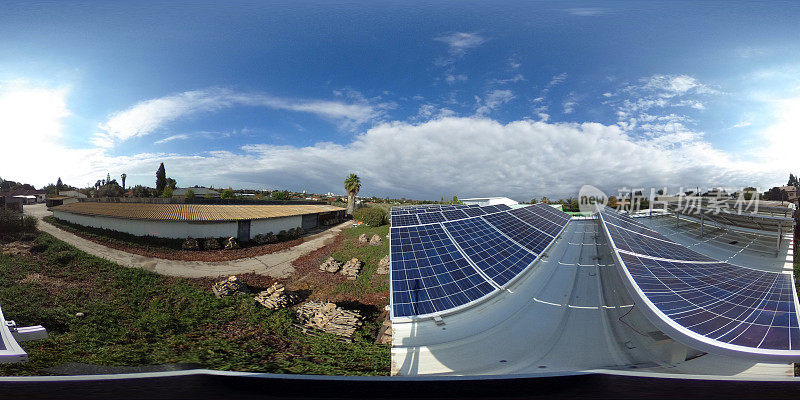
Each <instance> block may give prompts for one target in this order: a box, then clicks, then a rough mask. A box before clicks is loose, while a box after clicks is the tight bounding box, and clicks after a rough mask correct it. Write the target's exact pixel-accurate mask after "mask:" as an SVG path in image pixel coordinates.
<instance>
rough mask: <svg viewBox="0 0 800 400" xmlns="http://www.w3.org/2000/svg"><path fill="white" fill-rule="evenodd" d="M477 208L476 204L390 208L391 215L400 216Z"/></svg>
mask: <svg viewBox="0 0 800 400" xmlns="http://www.w3.org/2000/svg"><path fill="white" fill-rule="evenodd" d="M476 207H478V205H477V204H470V205H461V204H452V205H451V204H444V205H443V204H432V205H426V206H404V207H392V210H391V215H402V214H419V213H424V212H434V211H443V210H465V209H470V208H476Z"/></svg>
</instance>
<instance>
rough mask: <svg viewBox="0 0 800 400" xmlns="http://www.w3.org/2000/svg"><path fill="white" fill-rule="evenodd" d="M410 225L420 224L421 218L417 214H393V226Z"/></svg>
mask: <svg viewBox="0 0 800 400" xmlns="http://www.w3.org/2000/svg"><path fill="white" fill-rule="evenodd" d="M408 225H419V220H418V219H417V216H416V215H414V214H411V215H407V214H406V215H392V226H408Z"/></svg>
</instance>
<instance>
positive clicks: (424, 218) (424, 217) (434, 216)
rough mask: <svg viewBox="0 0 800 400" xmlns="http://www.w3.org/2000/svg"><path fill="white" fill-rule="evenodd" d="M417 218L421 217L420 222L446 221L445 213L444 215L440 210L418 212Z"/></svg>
mask: <svg viewBox="0 0 800 400" xmlns="http://www.w3.org/2000/svg"><path fill="white" fill-rule="evenodd" d="M417 218H419V223H420V224H432V223H434V222H442V221H445V218H444V215H442V213H441V212H438V211H437V212H428V213H421V214H417Z"/></svg>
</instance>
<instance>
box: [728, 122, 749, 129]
mask: <svg viewBox="0 0 800 400" xmlns="http://www.w3.org/2000/svg"><path fill="white" fill-rule="evenodd" d="M750 125H752V122H750V121H739V122H738V123H736V124H735V125H733V126H732V127H731V128H744V127H748V126H750Z"/></svg>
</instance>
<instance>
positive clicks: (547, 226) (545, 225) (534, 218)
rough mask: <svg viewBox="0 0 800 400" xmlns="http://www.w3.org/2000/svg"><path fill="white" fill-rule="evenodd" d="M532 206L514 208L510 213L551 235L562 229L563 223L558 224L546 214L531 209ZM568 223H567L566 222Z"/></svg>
mask: <svg viewBox="0 0 800 400" xmlns="http://www.w3.org/2000/svg"><path fill="white" fill-rule="evenodd" d="M531 208H532V207H525V208H517V209H514V210H511V211H509V213H510V214H511V215H513V216H515V217H517V218H519V219H521V220H522V221H524V222H525V223H527V224H528V225H531V226H535V227H537V228H539V229H540V230H542V231H544V232H545V233H547V234H548V235H550V236H555V235H557V234H558V232H560V231H561V228H563V225H559V224H556V223H555V222H551V221H550V220H548V219H547V218H545V216H543V215H542V214H541V212H539V213H536V212H534V211H533V210H531ZM565 225H566V223H565Z"/></svg>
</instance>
